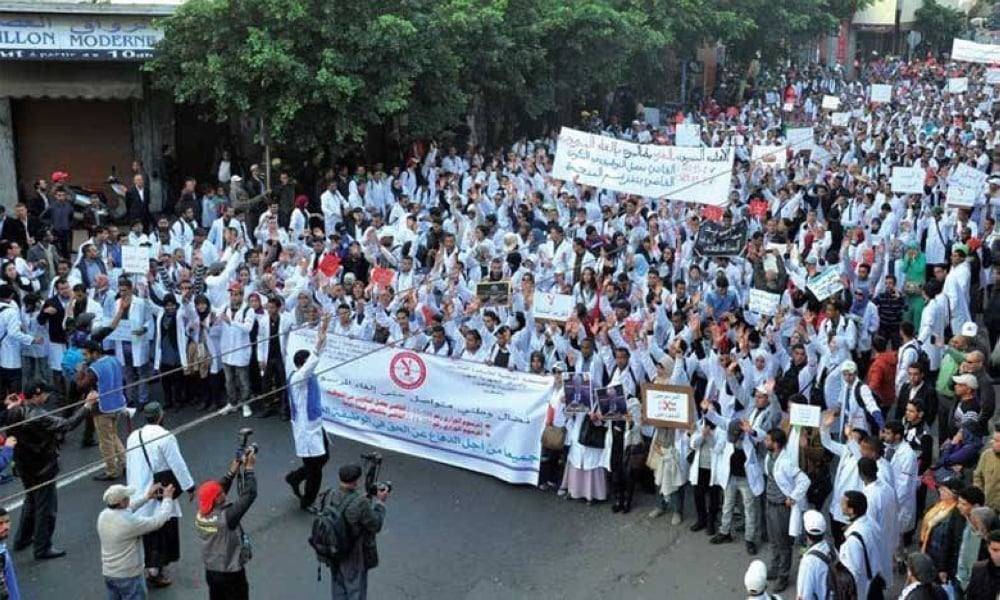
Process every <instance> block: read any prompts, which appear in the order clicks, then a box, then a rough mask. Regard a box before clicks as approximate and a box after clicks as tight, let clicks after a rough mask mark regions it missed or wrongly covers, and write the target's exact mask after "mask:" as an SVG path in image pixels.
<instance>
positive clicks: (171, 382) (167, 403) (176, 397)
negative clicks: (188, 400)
mask: <svg viewBox="0 0 1000 600" xmlns="http://www.w3.org/2000/svg"><path fill="white" fill-rule="evenodd" d="M179 368H180V365H160V373H161V377H160V384H161V385H162V386H163V404H164V407H165V408H171V407H173V406H176V405H179V404H181V402H183V401H184V372H183V371H180V370H179Z"/></svg>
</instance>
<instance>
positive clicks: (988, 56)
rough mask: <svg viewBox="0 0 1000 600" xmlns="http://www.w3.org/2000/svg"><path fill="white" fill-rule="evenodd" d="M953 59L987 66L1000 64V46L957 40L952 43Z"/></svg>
mask: <svg viewBox="0 0 1000 600" xmlns="http://www.w3.org/2000/svg"><path fill="white" fill-rule="evenodd" d="M951 59H952V60H955V61H965V62H974V63H982V64H986V65H991V64H995V63H997V62H1000V46H994V45H993V44H979V43H976V42H970V41H969V40H960V39H958V38H955V39H954V40H952V42H951Z"/></svg>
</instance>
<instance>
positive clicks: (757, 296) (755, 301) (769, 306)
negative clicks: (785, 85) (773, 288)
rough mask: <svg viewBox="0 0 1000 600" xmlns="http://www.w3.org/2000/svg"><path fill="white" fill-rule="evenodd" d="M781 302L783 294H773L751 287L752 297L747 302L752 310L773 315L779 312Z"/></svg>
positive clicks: (765, 314)
mask: <svg viewBox="0 0 1000 600" xmlns="http://www.w3.org/2000/svg"><path fill="white" fill-rule="evenodd" d="M780 303H781V294H772V293H771V292H766V291H764V290H758V289H757V288H750V297H749V299H748V302H747V305H748V307H749V309H750V312H755V313H757V314H759V315H764V316H767V317H773V316H774V315H775V314H777V312H778V305H779V304H780Z"/></svg>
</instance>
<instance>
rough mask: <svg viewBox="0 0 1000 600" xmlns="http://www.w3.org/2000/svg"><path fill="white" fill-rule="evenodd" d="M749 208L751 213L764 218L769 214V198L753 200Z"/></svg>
mask: <svg viewBox="0 0 1000 600" xmlns="http://www.w3.org/2000/svg"><path fill="white" fill-rule="evenodd" d="M748 210H749V211H750V214H751V215H753V216H755V217H757V218H758V219H763V218H764V217H766V216H767V200H751V201H750V206H749V208H748Z"/></svg>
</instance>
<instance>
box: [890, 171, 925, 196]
mask: <svg viewBox="0 0 1000 600" xmlns="http://www.w3.org/2000/svg"><path fill="white" fill-rule="evenodd" d="M925 176H926V174H925V173H924V170H923V169H922V168H921V167H893V168H892V178H891V179H890V180H889V184H890V185H891V186H892V191H893V192H894V193H896V194H922V193H924V178H925Z"/></svg>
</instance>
